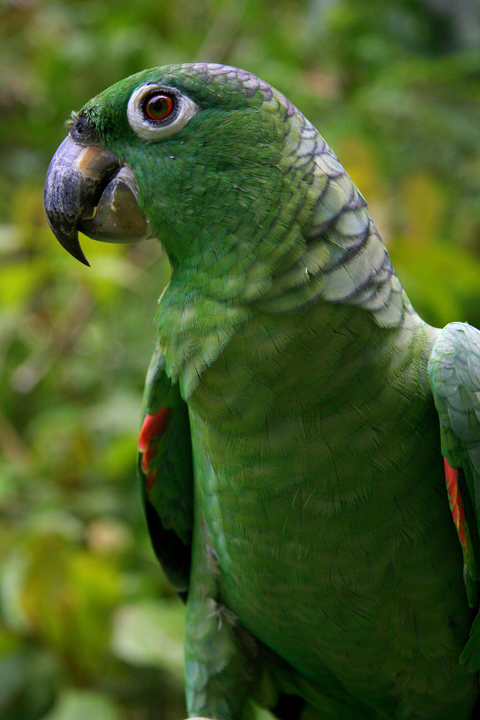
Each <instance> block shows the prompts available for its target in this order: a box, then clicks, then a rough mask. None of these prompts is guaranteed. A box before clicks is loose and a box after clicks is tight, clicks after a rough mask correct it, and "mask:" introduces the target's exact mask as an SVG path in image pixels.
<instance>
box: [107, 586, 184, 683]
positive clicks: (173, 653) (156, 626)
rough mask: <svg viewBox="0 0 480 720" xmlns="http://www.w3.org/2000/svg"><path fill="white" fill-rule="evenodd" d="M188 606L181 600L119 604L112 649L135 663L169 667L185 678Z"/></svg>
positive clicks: (120, 656)
mask: <svg viewBox="0 0 480 720" xmlns="http://www.w3.org/2000/svg"><path fill="white" fill-rule="evenodd" d="M184 622H185V608H184V606H183V605H182V604H181V603H180V601H178V602H177V601H176V600H173V601H168V602H154V601H151V600H146V601H140V602H138V603H136V604H134V605H133V604H132V605H124V606H123V607H120V608H118V610H117V612H116V614H115V617H114V622H113V637H112V649H113V652H114V653H115V655H116V656H117V657H119V658H120V659H122V660H124V661H125V662H128V663H130V664H134V665H153V666H160V667H168V668H169V669H170V670H172V671H173V672H174V673H175V674H176V675H177V676H178V677H180V678H183V629H184Z"/></svg>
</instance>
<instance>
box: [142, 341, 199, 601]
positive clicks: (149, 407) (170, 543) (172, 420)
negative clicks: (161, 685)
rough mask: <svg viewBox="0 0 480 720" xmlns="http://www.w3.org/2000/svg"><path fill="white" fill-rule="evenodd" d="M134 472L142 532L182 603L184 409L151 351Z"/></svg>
mask: <svg viewBox="0 0 480 720" xmlns="http://www.w3.org/2000/svg"><path fill="white" fill-rule="evenodd" d="M138 448H139V462H138V472H139V476H140V480H141V483H142V496H143V502H144V508H145V515H146V518H147V524H148V529H149V532H150V537H151V540H152V545H153V548H154V550H155V554H156V555H157V557H158V559H159V561H160V563H161V564H162V567H163V569H164V571H165V574H166V576H167V577H168V579H169V580H170V582H171V583H172V585H173V586H174V587H175V589H176V590H177V592H178V593H179V595H180V596H181V597H182V599H184V600H185V599H186V593H187V590H188V580H189V574H190V558H191V538H192V528H193V464H192V446H191V437H190V422H189V419H188V408H187V405H186V403H185V402H184V401H183V400H182V398H181V396H180V390H179V387H178V384H173V383H172V381H171V380H170V378H169V377H168V376H167V374H166V372H165V356H164V355H163V354H162V353H161V351H160V350H159V349H158V348H157V349H156V350H155V353H154V355H153V358H152V361H151V363H150V367H149V370H148V374H147V381H146V386H145V397H144V420H143V425H142V429H141V432H140V437H139V441H138Z"/></svg>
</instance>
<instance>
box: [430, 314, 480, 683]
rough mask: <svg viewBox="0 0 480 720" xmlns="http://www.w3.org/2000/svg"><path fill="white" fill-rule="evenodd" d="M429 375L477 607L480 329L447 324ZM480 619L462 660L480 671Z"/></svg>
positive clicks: (472, 597)
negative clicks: (458, 502) (459, 504)
mask: <svg viewBox="0 0 480 720" xmlns="http://www.w3.org/2000/svg"><path fill="white" fill-rule="evenodd" d="M429 374H430V383H431V387H432V392H433V396H434V399H435V406H436V408H437V411H438V414H439V417H440V435H441V443H442V454H443V456H444V457H445V459H446V461H447V463H448V465H449V466H450V467H451V468H455V469H458V471H459V472H458V486H459V488H458V489H459V492H460V495H461V501H463V508H462V514H464V522H463V524H464V528H463V542H462V547H463V551H464V558H465V571H464V577H465V586H466V590H467V595H468V598H469V603H470V605H471V606H475V607H477V606H478V580H479V579H480V576H479V574H478V570H477V567H478V562H479V561H480V541H479V538H480V525H479V518H480V332H479V331H478V330H477V329H476V328H474V327H472V326H471V325H468V324H466V323H451V324H450V325H447V326H446V327H445V328H444V329H443V330H442V331H441V333H440V335H439V337H438V339H437V341H436V343H435V346H434V348H433V350H432V354H431V357H430V361H429ZM463 511H464V512H463ZM457 522H458V519H457ZM459 534H460V533H459ZM461 539H462V538H461ZM479 618H480V615H479V614H477V616H476V618H475V621H474V623H473V625H472V628H471V631H470V639H469V641H468V643H467V645H466V646H465V649H464V651H463V653H462V655H461V657H460V661H461V662H462V663H468V668H469V670H470V671H471V672H477V671H478V670H480V619H479Z"/></svg>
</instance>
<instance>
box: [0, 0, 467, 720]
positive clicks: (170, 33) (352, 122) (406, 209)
mask: <svg viewBox="0 0 480 720" xmlns="http://www.w3.org/2000/svg"><path fill="white" fill-rule="evenodd" d="M193 60H202V61H211V62H224V63H228V64H232V65H237V66H240V67H243V68H245V69H247V70H250V71H252V72H254V73H256V74H257V75H259V76H261V77H262V78H264V79H265V80H267V81H269V82H270V83H272V84H273V85H275V86H276V87H277V88H278V89H279V90H281V91H282V92H284V93H285V94H286V95H287V96H288V97H289V98H290V99H291V100H292V101H293V102H294V103H295V104H296V105H297V106H298V107H299V108H300V109H301V110H302V111H303V112H304V113H305V114H306V115H307V116H308V117H309V118H310V119H311V120H312V121H313V122H314V123H315V125H316V126H317V128H318V129H319V130H320V131H321V132H322V134H323V135H324V136H325V138H326V139H327V141H328V142H329V143H330V144H331V145H332V146H333V148H334V149H335V151H336V152H337V154H338V156H339V157H340V160H341V161H342V162H343V164H344V165H345V166H346V168H347V170H348V171H349V172H350V174H351V175H352V176H353V178H354V180H355V181H356V183H357V184H358V186H359V187H360V189H361V191H362V192H363V194H364V195H365V196H366V198H367V200H368V201H369V204H370V208H371V213H372V215H373V217H374V219H375V221H376V223H377V225H378V227H379V229H380V231H381V233H382V235H383V238H384V240H385V242H386V244H387V246H388V248H389V250H390V253H391V255H392V257H393V262H394V265H395V267H396V269H397V273H398V275H399V276H400V279H401V281H402V282H403V284H404V286H405V287H406V289H407V292H408V293H409V295H410V297H411V299H412V301H413V303H414V305H415V307H416V308H417V310H418V311H419V312H420V313H421V314H422V316H423V317H424V318H425V319H427V320H428V321H429V322H431V323H433V324H437V325H444V324H445V323H447V322H449V321H451V320H464V321H465V320H466V321H469V322H470V323H472V324H475V325H477V326H479V327H480V3H479V1H478V0H305V1H302V0H175V1H172V0H155V1H154V0H135V1H134V2H132V0H106V1H105V2H99V0H84V1H80V0H45V1H44V2H41V1H40V0H17V1H14V0H12V1H11V2H8V1H7V2H5V1H3V2H1V4H0V137H1V145H0V167H1V173H0V305H1V312H0V359H1V363H0V720H39V719H40V718H45V719H46V720H90V719H93V718H95V720H163V719H166V720H170V719H171V720H179V719H180V718H182V717H183V713H184V712H185V711H184V707H183V699H182V624H183V608H182V606H181V603H180V602H179V601H178V600H177V599H176V598H175V596H174V594H173V593H172V591H171V589H170V587H169V585H168V583H167V582H166V580H165V579H164V577H163V575H162V572H161V570H160V568H159V567H158V565H157V563H156V562H155V560H154V557H153V553H152V550H151V548H150V545H149V541H148V537H147V533H146V528H145V525H144V521H143V517H142V511H141V507H140V502H139V489H138V486H137V481H136V478H135V461H136V437H137V432H138V424H139V416H140V404H141V395H142V388H143V379H144V375H145V371H146V368H147V366H148V362H149V356H150V353H151V351H152V348H153V344H154V328H153V326H152V319H153V316H154V313H155V308H156V301H157V298H158V296H159V294H160V292H161V290H162V288H163V286H164V284H165V283H166V281H167V279H168V266H167V263H166V260H165V258H164V257H163V256H162V252H161V249H160V248H159V247H158V245H157V243H156V242H155V241H149V242H145V243H143V244H141V245H139V246H115V245H106V244H103V243H94V242H93V241H90V240H88V239H84V241H83V247H84V250H85V252H86V255H87V256H88V258H89V260H90V262H91V265H92V267H91V269H88V268H85V267H84V266H82V265H80V264H79V263H77V262H75V261H74V260H73V259H72V258H71V257H70V256H68V255H67V254H66V253H65V251H64V250H63V249H62V248H61V247H60V246H59V245H58V243H57V242H56V241H55V239H54V238H53V236H52V234H51V232H50V231H49V229H48V227H47V224H46V221H45V218H44V213H43V201H42V196H43V181H44V176H45V172H46V169H47V166H48V163H49V160H50V158H51V156H52V154H53V152H54V151H55V149H56V147H57V146H58V144H59V143H60V141H61V140H62V139H63V137H64V135H65V129H64V127H63V123H64V121H65V120H66V118H67V117H68V116H69V114H70V112H71V110H78V109H79V108H80V107H81V106H82V105H83V103H84V102H85V101H86V100H88V99H89V98H90V97H92V96H93V95H95V94H96V93H98V92H99V91H101V90H102V89H104V88H105V87H107V86H108V85H110V84H111V83H113V82H116V81H117V80H119V79H121V78H123V77H125V76H126V75H129V74H131V73H134V72H137V71H139V70H142V69H143V68H146V67H151V66H155V65H163V64H168V63H172V62H187V61H193Z"/></svg>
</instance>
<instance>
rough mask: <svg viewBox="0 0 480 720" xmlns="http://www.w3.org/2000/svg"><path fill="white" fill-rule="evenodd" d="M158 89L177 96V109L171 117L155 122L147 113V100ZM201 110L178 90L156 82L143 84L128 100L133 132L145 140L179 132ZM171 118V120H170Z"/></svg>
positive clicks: (173, 96) (128, 113)
mask: <svg viewBox="0 0 480 720" xmlns="http://www.w3.org/2000/svg"><path fill="white" fill-rule="evenodd" d="M156 91H158V92H159V93H162V92H164V93H166V94H168V95H169V96H170V97H172V98H175V102H176V109H175V112H173V113H172V115H171V119H170V117H167V118H165V120H160V121H158V122H155V120H151V119H149V118H148V117H147V115H146V113H145V101H146V98H147V97H148V96H149V95H153V94H154V93H155V92H156ZM199 112H200V108H199V107H198V105H196V103H194V102H193V100H190V98H189V97H187V96H186V95H182V94H181V93H179V92H178V90H176V89H174V88H169V87H166V86H162V85H156V84H155V83H149V84H148V85H142V87H139V88H137V89H136V90H135V92H133V93H132V94H131V96H130V100H129V101H128V107H127V117H128V122H129V124H130V127H131V128H132V130H133V132H134V133H135V134H136V135H138V137H141V138H142V139H143V140H161V139H162V138H167V137H170V136H171V135H175V133H177V132H179V131H180V130H181V129H182V128H183V127H185V125H186V124H187V123H188V121H189V120H191V118H192V117H194V116H195V115H196V114H197V113H199ZM169 120H170V122H169Z"/></svg>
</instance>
